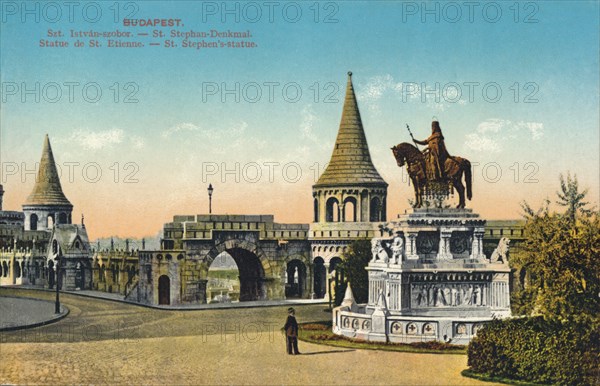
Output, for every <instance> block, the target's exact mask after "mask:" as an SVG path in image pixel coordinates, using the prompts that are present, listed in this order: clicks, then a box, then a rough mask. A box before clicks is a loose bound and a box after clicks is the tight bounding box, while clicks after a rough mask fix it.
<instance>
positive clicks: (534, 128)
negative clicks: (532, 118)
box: [517, 121, 544, 141]
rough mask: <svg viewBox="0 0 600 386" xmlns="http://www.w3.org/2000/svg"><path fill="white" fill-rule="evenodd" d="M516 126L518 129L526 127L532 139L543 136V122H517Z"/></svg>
mask: <svg viewBox="0 0 600 386" xmlns="http://www.w3.org/2000/svg"><path fill="white" fill-rule="evenodd" d="M517 127H518V128H520V129H527V130H529V132H530V133H531V138H532V139H533V140H534V141H537V140H538V139H540V138H542V137H543V136H544V124H543V123H540V122H523V121H521V122H517Z"/></svg>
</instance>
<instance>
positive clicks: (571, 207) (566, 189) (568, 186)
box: [556, 173, 593, 222]
mask: <svg viewBox="0 0 600 386" xmlns="http://www.w3.org/2000/svg"><path fill="white" fill-rule="evenodd" d="M560 190H561V191H560V192H556V195H557V196H558V201H556V203H557V204H558V205H560V206H564V207H566V208H567V210H566V212H565V213H564V215H565V216H567V218H568V219H569V220H570V221H571V222H575V219H576V218H577V216H578V215H584V216H589V215H590V214H591V213H592V212H593V211H592V210H590V209H586V208H585V207H586V206H587V205H588V203H587V202H585V201H583V199H584V198H585V195H586V194H587V192H588V190H587V189H585V190H584V191H583V192H580V191H579V182H578V181H577V175H574V176H573V178H572V179H571V173H567V180H566V181H565V179H564V177H563V175H562V174H561V175H560Z"/></svg>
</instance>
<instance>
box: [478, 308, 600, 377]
mask: <svg viewBox="0 0 600 386" xmlns="http://www.w3.org/2000/svg"><path fill="white" fill-rule="evenodd" d="M599 328H600V323H599V322H598V320H595V321H579V322H559V321H553V320H544V319H543V318H541V317H537V318H522V319H510V320H495V321H492V322H491V323H488V324H487V325H486V326H485V327H484V328H483V329H481V330H479V331H478V332H477V336H476V337H475V338H474V339H473V340H472V341H471V343H470V344H469V347H468V349H467V353H468V365H469V367H470V368H471V370H472V371H474V372H476V373H479V374H486V375H491V376H498V377H504V378H511V379H515V380H523V381H528V382H538V383H552V384H560V385H582V384H595V383H596V381H597V379H598V376H599V374H598V368H599V366H600V329H599Z"/></svg>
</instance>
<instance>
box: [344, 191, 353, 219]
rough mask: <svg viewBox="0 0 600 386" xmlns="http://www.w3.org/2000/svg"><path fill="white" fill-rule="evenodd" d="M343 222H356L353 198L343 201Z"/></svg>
mask: <svg viewBox="0 0 600 386" xmlns="http://www.w3.org/2000/svg"><path fill="white" fill-rule="evenodd" d="M344 221H345V222H356V199H355V198H354V197H348V198H346V199H345V200H344Z"/></svg>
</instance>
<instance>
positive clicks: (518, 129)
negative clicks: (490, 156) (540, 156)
mask: <svg viewBox="0 0 600 386" xmlns="http://www.w3.org/2000/svg"><path fill="white" fill-rule="evenodd" d="M524 131H525V132H527V133H528V134H529V136H530V139H531V140H533V141H537V140H539V139H540V138H542V137H543V135H544V124H543V123H540V122H524V121H519V122H516V123H514V122H512V121H510V120H508V119H498V118H490V119H487V120H485V121H483V122H481V123H480V124H479V125H477V129H476V130H475V132H474V133H470V134H467V135H466V140H465V145H466V146H467V147H468V148H470V149H471V150H475V151H479V152H491V153H497V152H500V151H502V149H503V148H504V146H503V145H504V143H505V142H506V141H507V140H512V139H516V138H517V137H518V136H519V135H520V134H521V135H522V133H523V132H524Z"/></svg>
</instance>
